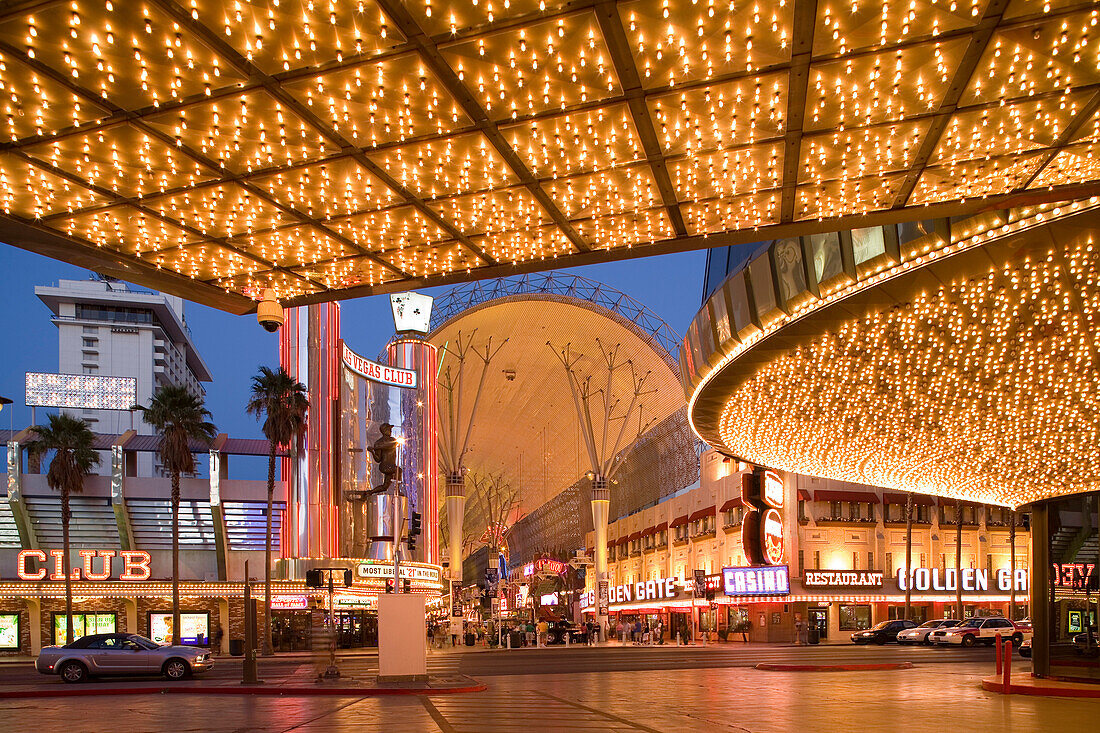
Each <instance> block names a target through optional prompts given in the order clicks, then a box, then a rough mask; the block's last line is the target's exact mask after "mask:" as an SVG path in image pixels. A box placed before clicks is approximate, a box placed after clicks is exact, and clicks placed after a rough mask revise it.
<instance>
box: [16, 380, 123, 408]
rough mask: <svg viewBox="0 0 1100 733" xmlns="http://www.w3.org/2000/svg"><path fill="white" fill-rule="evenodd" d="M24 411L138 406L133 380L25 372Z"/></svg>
mask: <svg viewBox="0 0 1100 733" xmlns="http://www.w3.org/2000/svg"><path fill="white" fill-rule="evenodd" d="M26 398H27V407H73V408H83V409H87V410H129V409H131V408H133V406H134V405H135V404H137V379H136V378H135V377H104V376H98V375H94V374H48V373H43V372H27V376H26Z"/></svg>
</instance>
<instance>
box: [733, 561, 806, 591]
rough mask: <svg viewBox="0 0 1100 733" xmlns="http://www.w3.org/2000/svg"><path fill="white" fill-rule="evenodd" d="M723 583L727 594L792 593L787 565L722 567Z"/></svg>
mask: <svg viewBox="0 0 1100 733" xmlns="http://www.w3.org/2000/svg"><path fill="white" fill-rule="evenodd" d="M722 581H723V582H722V585H723V589H724V590H725V593H726V595H727V596H786V595H790V593H791V579H790V571H789V569H788V567H787V566H786V565H765V566H763V567H753V568H722Z"/></svg>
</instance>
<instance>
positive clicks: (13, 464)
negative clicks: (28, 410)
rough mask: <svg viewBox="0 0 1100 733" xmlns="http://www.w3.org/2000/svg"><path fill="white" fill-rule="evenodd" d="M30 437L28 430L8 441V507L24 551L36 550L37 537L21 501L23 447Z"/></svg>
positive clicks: (25, 505) (24, 504)
mask: <svg viewBox="0 0 1100 733" xmlns="http://www.w3.org/2000/svg"><path fill="white" fill-rule="evenodd" d="M30 435H31V430H30V428H27V429H25V430H20V431H19V432H18V433H17V434H15V435H14V436H12V438H11V440H9V441H8V506H9V507H11V515H12V518H13V519H15V528H16V530H18V532H19V543H20V544H21V545H23V549H24V550H37V549H38V537H37V536H36V534H35V531H34V525H33V524H31V519H30V515H29V514H28V513H27V504H26V502H25V501H23V445H22V442H23V441H24V440H26V439H27V438H28V437H30Z"/></svg>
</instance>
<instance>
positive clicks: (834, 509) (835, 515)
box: [829, 501, 842, 519]
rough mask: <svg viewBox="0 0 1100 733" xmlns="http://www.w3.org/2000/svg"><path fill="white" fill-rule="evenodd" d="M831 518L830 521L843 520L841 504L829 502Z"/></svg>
mask: <svg viewBox="0 0 1100 733" xmlns="http://www.w3.org/2000/svg"><path fill="white" fill-rule="evenodd" d="M829 518H830V519H842V517H841V516H840V502H839V501H830V502H829Z"/></svg>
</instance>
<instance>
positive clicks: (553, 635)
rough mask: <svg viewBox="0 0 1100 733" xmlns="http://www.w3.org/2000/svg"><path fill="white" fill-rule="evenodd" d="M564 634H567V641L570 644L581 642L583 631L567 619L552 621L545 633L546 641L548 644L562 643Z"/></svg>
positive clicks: (582, 640)
mask: <svg viewBox="0 0 1100 733" xmlns="http://www.w3.org/2000/svg"><path fill="white" fill-rule="evenodd" d="M566 635H568V636H569V643H571V644H583V643H584V636H585V631H584V629H583V628H581V627H579V626H575V625H574V624H571V623H569V622H568V621H553V622H551V623H550V630H549V631H548V632H547V633H546V643H547V644H548V645H549V644H564V643H565V637H566Z"/></svg>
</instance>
